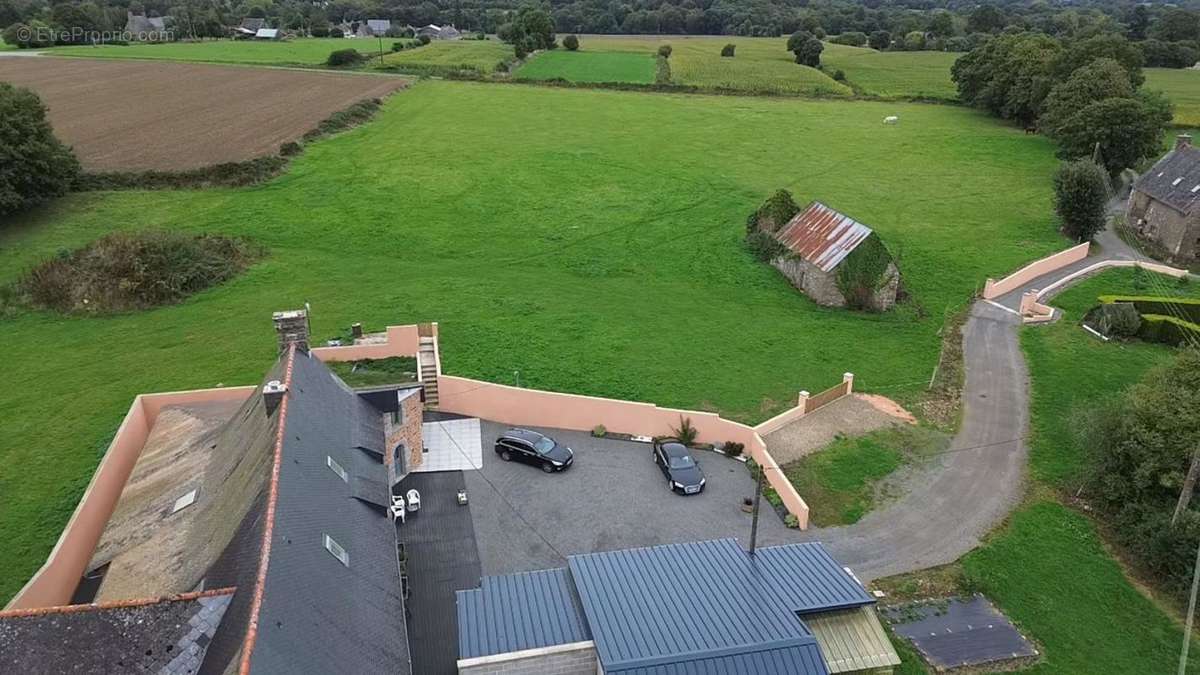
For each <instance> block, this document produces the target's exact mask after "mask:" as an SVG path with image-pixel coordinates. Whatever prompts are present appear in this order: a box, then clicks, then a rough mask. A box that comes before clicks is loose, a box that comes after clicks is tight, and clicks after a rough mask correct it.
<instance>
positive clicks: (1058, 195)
mask: <svg viewBox="0 0 1200 675" xmlns="http://www.w3.org/2000/svg"><path fill="white" fill-rule="evenodd" d="M1054 210H1055V212H1056V213H1057V214H1058V218H1059V220H1060V221H1061V222H1062V230H1063V232H1064V233H1065V234H1066V235H1067V236H1068V237H1071V238H1072V239H1074V240H1075V241H1081V242H1082V241H1091V239H1092V237H1093V236H1095V234H1096V233H1097V232H1099V231H1100V230H1103V229H1104V216H1105V214H1106V213H1107V211H1108V176H1107V175H1106V174H1105V171H1104V169H1103V168H1101V167H1100V165H1098V164H1096V163H1095V162H1093V161H1091V160H1082V161H1078V162H1064V163H1063V164H1062V165H1061V166H1059V167H1058V172H1057V173H1055V174H1054Z"/></svg>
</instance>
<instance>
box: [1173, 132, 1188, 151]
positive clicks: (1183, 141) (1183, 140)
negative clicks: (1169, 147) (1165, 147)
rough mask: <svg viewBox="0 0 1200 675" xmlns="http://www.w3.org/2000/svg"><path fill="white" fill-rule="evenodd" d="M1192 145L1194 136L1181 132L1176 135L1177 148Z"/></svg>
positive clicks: (1180, 148)
mask: <svg viewBox="0 0 1200 675" xmlns="http://www.w3.org/2000/svg"><path fill="white" fill-rule="evenodd" d="M1190 147H1192V137H1191V136H1189V135H1188V134H1179V135H1178V136H1176V137H1175V149H1176V150H1182V149H1184V148H1190Z"/></svg>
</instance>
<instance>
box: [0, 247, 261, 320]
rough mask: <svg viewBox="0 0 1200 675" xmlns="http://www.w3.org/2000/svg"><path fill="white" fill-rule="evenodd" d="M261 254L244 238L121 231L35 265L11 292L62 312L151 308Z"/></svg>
mask: <svg viewBox="0 0 1200 675" xmlns="http://www.w3.org/2000/svg"><path fill="white" fill-rule="evenodd" d="M262 255H263V250H262V249H260V248H259V247H257V246H255V245H253V244H251V243H249V242H248V241H247V240H245V239H234V238H229V237H221V236H211V235H192V234H183V233H179V232H163V231H151V232H140V233H128V232H119V233H114V234H109V235H106V236H104V237H102V238H100V239H98V240H96V241H94V242H92V243H91V244H89V245H87V246H85V247H83V248H81V249H77V250H75V251H64V252H62V253H60V254H59V255H57V256H55V257H54V258H51V259H49V260H47V261H45V262H43V263H41V264H39V265H37V266H36V267H34V268H33V269H32V270H30V271H29V272H28V273H27V274H26V275H25V276H24V277H22V278H21V279H20V280H18V281H17V283H16V285H15V289H14V291H15V292H14V293H13V295H14V297H16V298H18V299H19V301H20V302H22V303H23V304H28V305H30V306H33V307H38V308H42V309H53V310H57V311H60V312H87V313H108V312H122V311H129V310H134V309H146V308H149V307H156V306H159V305H165V304H171V303H175V302H179V301H180V300H183V299H184V298H186V297H188V296H189V295H192V294H194V293H197V292H199V291H201V290H204V289H206V288H209V287H210V286H214V285H216V284H219V283H221V282H223V281H226V280H227V279H230V278H232V277H233V276H235V275H236V274H238V273H239V272H241V271H242V270H244V269H246V268H247V267H249V266H250V265H251V264H253V263H254V262H255V261H257V260H258V259H259V258H261V257H262Z"/></svg>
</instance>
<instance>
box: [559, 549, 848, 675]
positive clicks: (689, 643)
mask: <svg viewBox="0 0 1200 675" xmlns="http://www.w3.org/2000/svg"><path fill="white" fill-rule="evenodd" d="M569 562H570V566H571V575H572V577H573V578H574V579H575V585H576V588H577V589H578V590H579V597H580V599H581V601H582V603H583V609H584V613H585V614H586V615H587V620H588V623H589V625H590V626H591V629H592V634H593V635H594V636H595V637H594V640H595V643H596V650H597V653H598V655H599V657H600V661H601V663H602V664H603V665H604V669H605V671H606V672H613V671H620V670H628V669H631V668H645V667H650V666H660V665H665V664H669V663H678V662H680V661H693V660H696V659H701V658H710V657H717V656H731V655H734V654H739V653H748V652H753V651H760V650H762V649H763V648H765V647H768V646H769V647H772V648H774V647H785V646H796V645H802V644H806V643H808V642H810V641H813V638H812V637H811V633H810V632H809V630H808V628H807V627H806V626H805V625H804V623H803V622H802V621H801V620H800V619H799V617H797V616H796V614H795V613H794V612H793V611H792V609H790V608H789V607H787V606H786V605H785V604H784V603H783V601H782V597H781V595H780V594H779V592H778V589H776V588H773V587H772V584H773V583H774V579H773V578H772V579H770V581H768V580H767V579H766V578H764V577H763V576H762V574H761V573H760V572H759V571H758V569H757V568H756V567H755V565H754V564H753V560H752V559H751V558H750V556H749V555H748V554H747V553H746V552H745V551H743V550H742V548H741V547H740V546H739V545H738V544H737V542H736V541H734V540H733V539H720V540H716V541H705V542H692V543H686V544H670V545H665V546H654V547H650V548H638V549H627V550H622V551H610V552H606V553H593V554H590V555H578V556H571V557H570V558H569ZM773 576H774V575H772V577H773ZM789 672H801V673H803V672H817V673H823V672H825V670H824V668H823V667H822V668H821V669H820V670H802V671H789Z"/></svg>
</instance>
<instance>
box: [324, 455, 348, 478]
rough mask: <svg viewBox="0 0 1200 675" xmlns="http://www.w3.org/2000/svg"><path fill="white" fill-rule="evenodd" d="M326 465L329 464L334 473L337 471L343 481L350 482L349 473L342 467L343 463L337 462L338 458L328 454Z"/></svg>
mask: <svg viewBox="0 0 1200 675" xmlns="http://www.w3.org/2000/svg"><path fill="white" fill-rule="evenodd" d="M325 465H326V466H328V467H329V468H330V469H331V470H332V471H333V472H334V473H336V474H337V475H338V478H341V479H342V482H343V483H348V482H350V476H349V474H347V473H346V470H345V469H343V468H342V465H341V464H338V463H337V460H336V459H334V458H333V457H330V456H328V455H326V456H325Z"/></svg>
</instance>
